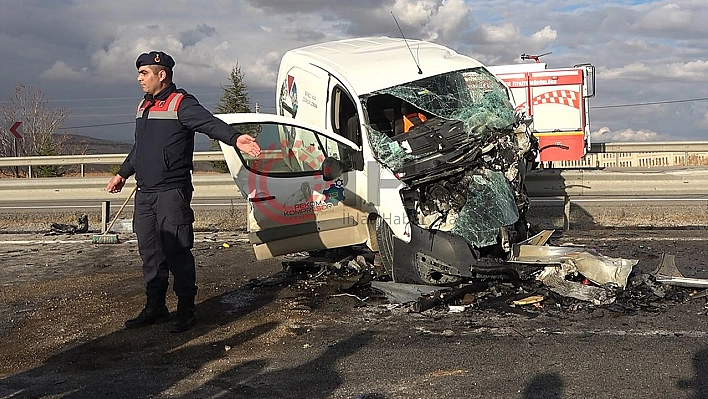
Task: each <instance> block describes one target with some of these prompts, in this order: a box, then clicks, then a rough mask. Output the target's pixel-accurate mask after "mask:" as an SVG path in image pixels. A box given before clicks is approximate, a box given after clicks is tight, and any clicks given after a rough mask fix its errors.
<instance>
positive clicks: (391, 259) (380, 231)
mask: <svg viewBox="0 0 708 399" xmlns="http://www.w3.org/2000/svg"><path fill="white" fill-rule="evenodd" d="M376 240H377V241H378V244H379V254H380V256H381V263H383V266H384V269H386V272H387V273H388V274H389V275H390V276H391V278H392V279H393V281H394V282H396V283H407V284H429V283H426V282H425V280H423V279H422V278H421V277H420V274H419V273H418V270H416V268H415V266H414V264H413V262H414V259H415V258H414V257H405V258H403V259H398V258H395V256H394V253H395V251H394V243H395V244H396V245H406V244H405V243H404V242H402V241H400V240H399V239H397V238H396V236H394V235H393V232H392V231H391V228H390V227H388V224H386V222H384V220H383V219H382V218H376Z"/></svg>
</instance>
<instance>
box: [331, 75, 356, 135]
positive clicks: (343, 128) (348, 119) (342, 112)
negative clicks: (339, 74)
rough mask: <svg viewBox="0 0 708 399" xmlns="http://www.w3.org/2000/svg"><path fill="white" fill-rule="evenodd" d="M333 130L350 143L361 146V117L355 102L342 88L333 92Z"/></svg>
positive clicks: (339, 87) (336, 88)
mask: <svg viewBox="0 0 708 399" xmlns="http://www.w3.org/2000/svg"><path fill="white" fill-rule="evenodd" d="M331 115H332V121H331V124H332V130H334V132H335V133H337V134H339V135H340V136H342V137H344V138H346V139H349V141H351V142H353V143H355V144H357V145H361V132H360V127H359V126H360V123H359V115H358V114H357V112H356V105H354V101H353V100H352V99H351V97H350V96H349V95H348V94H347V92H346V91H345V90H344V88H343V87H342V86H339V85H337V86H335V87H334V89H333V90H332V112H331Z"/></svg>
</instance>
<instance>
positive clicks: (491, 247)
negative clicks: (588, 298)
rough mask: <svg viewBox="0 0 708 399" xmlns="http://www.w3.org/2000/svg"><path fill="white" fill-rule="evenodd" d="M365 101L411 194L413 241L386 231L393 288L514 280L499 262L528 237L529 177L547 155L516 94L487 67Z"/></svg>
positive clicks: (375, 141) (379, 144)
mask: <svg viewBox="0 0 708 399" xmlns="http://www.w3.org/2000/svg"><path fill="white" fill-rule="evenodd" d="M362 103H363V104H364V107H365V111H366V117H367V119H366V120H367V135H368V138H369V141H370V144H371V146H372V148H373V149H374V152H375V155H376V157H377V158H378V159H379V161H380V162H381V164H382V165H384V167H386V168H389V169H390V170H391V172H392V173H393V174H394V175H395V176H396V177H397V178H398V179H399V180H400V181H401V182H402V183H403V186H404V188H403V189H402V190H400V192H399V194H400V197H401V200H402V201H403V204H404V207H405V209H406V214H407V217H408V220H409V221H410V228H409V229H408V230H407V234H409V235H410V236H409V237H407V238H408V240H402V239H401V237H394V236H393V235H392V233H391V231H390V229H387V227H386V226H385V221H382V222H381V223H378V225H377V238H378V241H379V246H380V249H381V252H382V258H383V260H384V264H385V265H386V266H387V267H388V268H389V269H390V270H391V273H392V275H393V277H394V280H397V281H400V282H410V283H424V284H450V283H456V282H458V281H459V280H461V279H465V278H471V277H475V276H477V275H479V274H483V275H487V274H504V273H506V271H505V269H504V268H500V267H499V264H498V261H499V260H504V259H507V258H508V256H509V253H510V250H511V246H512V245H513V244H514V243H518V242H521V241H523V240H525V239H526V238H528V223H527V222H526V212H527V210H528V207H529V199H528V197H527V195H526V189H525V185H524V177H525V173H526V171H527V170H529V169H531V168H532V167H533V165H534V162H535V159H536V156H537V154H538V142H537V140H536V138H535V137H534V136H533V135H532V134H531V132H530V131H529V129H528V128H527V125H526V124H524V123H523V121H521V120H520V119H519V117H518V116H517V115H516V113H515V112H514V108H513V106H512V104H511V102H510V101H509V94H508V92H507V88H506V87H505V86H504V85H503V84H502V83H501V82H500V81H499V80H498V79H497V78H496V77H495V76H494V75H492V74H491V73H489V72H488V71H487V70H486V69H484V68H483V67H479V68H470V69H466V70H461V71H455V72H449V73H444V74H441V75H437V76H433V77H429V78H425V79H421V80H419V81H415V82H410V83H407V84H404V85H399V86H395V87H391V88H387V89H384V90H379V91H377V92H375V93H371V94H369V95H367V96H364V97H363V98H362ZM401 121H403V123H401ZM411 121H414V122H411ZM382 242H383V243H384V245H381V244H382ZM387 243H390V245H388V244H387Z"/></svg>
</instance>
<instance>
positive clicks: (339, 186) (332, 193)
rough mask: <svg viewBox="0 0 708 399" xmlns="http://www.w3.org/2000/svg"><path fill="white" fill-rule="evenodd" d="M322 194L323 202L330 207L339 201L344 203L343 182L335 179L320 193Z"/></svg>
mask: <svg viewBox="0 0 708 399" xmlns="http://www.w3.org/2000/svg"><path fill="white" fill-rule="evenodd" d="M322 194H324V195H325V202H327V203H329V204H332V205H337V204H338V203H339V201H344V181H343V180H342V179H337V181H335V182H334V183H333V184H332V185H331V186H329V187H328V188H327V189H326V190H324V191H322Z"/></svg>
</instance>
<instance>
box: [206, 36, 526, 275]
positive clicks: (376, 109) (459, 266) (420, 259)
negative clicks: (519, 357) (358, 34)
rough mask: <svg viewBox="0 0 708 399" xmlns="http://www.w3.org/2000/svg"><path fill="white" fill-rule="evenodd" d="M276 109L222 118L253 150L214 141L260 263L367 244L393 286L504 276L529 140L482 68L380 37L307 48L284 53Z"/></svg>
mask: <svg viewBox="0 0 708 399" xmlns="http://www.w3.org/2000/svg"><path fill="white" fill-rule="evenodd" d="M276 106H277V114H278V115H266V114H228V115H219V117H220V118H222V119H223V120H224V121H226V122H227V123H229V124H231V125H233V126H234V127H235V128H237V129H239V130H241V131H243V132H246V133H249V134H252V135H254V136H255V137H256V139H257V141H258V143H259V144H260V146H261V148H262V149H263V153H262V155H261V156H260V157H258V159H254V158H253V157H250V156H249V155H248V154H245V153H239V152H238V151H237V150H236V149H234V147H231V146H227V145H222V151H223V153H224V156H225V159H226V161H227V164H228V167H229V170H230V173H231V175H232V176H233V179H234V181H235V183H236V184H237V185H238V187H239V189H240V190H241V191H242V193H243V195H244V198H247V200H248V204H249V207H248V232H249V240H250V242H251V243H252V244H253V248H254V250H255V253H256V256H257V258H258V259H264V258H268V257H273V256H277V255H283V254H289V253H296V252H301V251H311V250H319V249H333V248H341V247H346V246H353V245H362V244H364V245H367V246H368V247H369V248H370V249H371V250H373V251H379V253H380V255H381V259H382V263H383V265H384V267H385V268H386V270H387V272H388V273H389V274H390V275H391V277H392V278H393V280H394V281H397V282H406V283H418V284H434V285H448V284H455V283H457V282H460V281H463V280H465V279H469V278H472V277H477V276H480V275H491V274H500V273H501V274H503V273H505V272H506V270H507V268H505V267H500V262H499V261H500V260H505V259H508V258H509V256H510V252H511V248H512V244H514V243H518V242H520V241H523V240H525V239H526V238H527V236H528V225H527V222H526V218H525V213H526V211H527V209H528V206H529V199H528V198H527V196H526V190H525V187H524V176H525V173H526V171H527V170H528V169H530V168H531V167H532V164H533V162H534V161H535V159H536V156H537V154H538V142H537V140H536V139H535V137H534V136H533V135H532V134H531V133H530V132H529V130H528V129H527V126H526V125H525V124H524V123H522V121H521V120H520V119H519V117H518V115H516V114H515V112H514V108H513V106H512V103H511V102H510V100H509V91H508V89H507V87H506V86H505V85H504V84H503V83H502V82H501V81H500V80H499V79H498V78H497V77H495V76H494V75H493V74H491V73H490V72H489V71H488V70H487V69H486V68H485V67H484V66H483V65H482V64H480V63H479V62H477V61H475V60H474V59H472V58H469V57H466V56H464V55H461V54H457V53H456V52H454V51H453V50H451V49H449V48H446V47H444V46H441V45H438V44H434V43H430V42H424V41H416V40H408V41H406V40H403V39H395V38H387V37H369V38H357V39H347V40H341V41H335V42H329V43H322V44H317V45H312V46H307V47H303V48H299V49H295V50H291V51H289V52H287V53H286V54H285V55H284V56H283V59H282V61H281V65H280V71H279V73H278V82H277V93H276Z"/></svg>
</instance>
